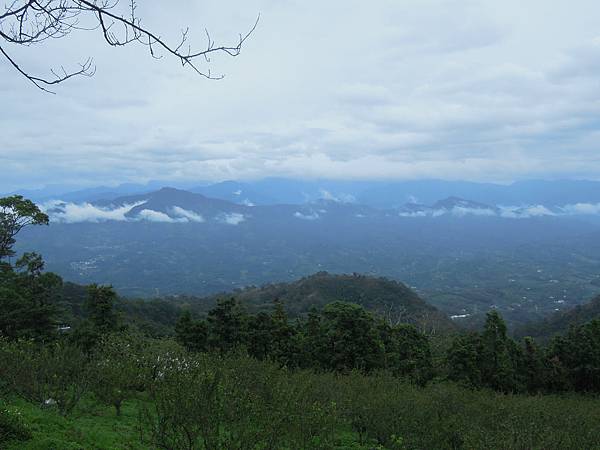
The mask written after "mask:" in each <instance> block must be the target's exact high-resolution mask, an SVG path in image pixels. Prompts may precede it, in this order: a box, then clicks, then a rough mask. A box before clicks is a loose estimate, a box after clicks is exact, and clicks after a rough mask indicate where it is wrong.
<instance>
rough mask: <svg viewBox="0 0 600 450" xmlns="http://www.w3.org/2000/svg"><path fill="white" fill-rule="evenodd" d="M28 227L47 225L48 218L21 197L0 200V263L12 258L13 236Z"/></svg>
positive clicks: (30, 202) (14, 196)
mask: <svg viewBox="0 0 600 450" xmlns="http://www.w3.org/2000/svg"><path fill="white" fill-rule="evenodd" d="M29 225H48V216H47V215H46V214H44V213H43V212H42V211H41V210H40V209H39V208H38V206H37V205H36V204H35V203H33V202H32V201H31V200H27V199H24V198H23V197H22V196H21V195H13V196H11V197H4V198H0V263H2V261H3V260H4V259H5V258H8V257H11V256H14V254H15V252H14V250H13V245H14V243H15V236H16V235H17V234H18V233H19V232H20V231H21V230H22V229H23V228H25V227H27V226H29Z"/></svg>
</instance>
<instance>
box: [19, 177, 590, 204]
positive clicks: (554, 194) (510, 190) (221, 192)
mask: <svg viewBox="0 0 600 450" xmlns="http://www.w3.org/2000/svg"><path fill="white" fill-rule="evenodd" d="M164 185H171V186H174V187H177V188H181V189H186V190H188V191H190V192H193V193H199V194H203V195H205V196H206V197H210V198H216V199H221V200H227V201H230V202H233V203H237V204H245V205H275V204H291V205H298V204H303V203H311V202H314V201H317V200H320V199H325V200H334V201H339V202H343V203H358V204H364V205H368V206H371V207H376V208H400V207H403V206H404V205H406V204H407V203H417V204H425V205H432V204H434V203H435V202H437V201H439V200H441V199H445V198H449V197H457V198H461V199H468V200H469V201H473V202H479V203H483V204H488V205H543V206H547V207H554V206H562V205H566V204H575V203H600V182H598V181H585V180H554V181H544V180H530V181H517V182H515V183H512V184H506V185H502V184H494V183H475V182H466V181H443V180H416V181H360V180H359V181H352V180H346V181H343V180H295V179H287V178H265V179H261V180H255V181H234V180H230V181H224V182H220V183H212V184H210V183H200V182H197V183H193V182H180V183H165V182H161V181H151V182H149V183H147V184H132V183H125V184H121V185H118V186H113V187H111V186H98V187H91V188H85V189H73V187H71V188H70V189H69V187H68V186H60V185H53V186H49V187H47V188H45V189H37V190H22V191H19V192H18V193H20V194H22V195H25V196H26V197H28V198H31V199H33V200H35V201H47V200H50V199H60V200H64V201H72V202H94V201H98V200H112V199H115V198H117V197H119V196H125V195H135V194H141V193H145V192H151V191H154V190H157V189H159V188H160V187H162V186H164Z"/></svg>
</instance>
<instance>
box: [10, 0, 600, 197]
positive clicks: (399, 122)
mask: <svg viewBox="0 0 600 450" xmlns="http://www.w3.org/2000/svg"><path fill="white" fill-rule="evenodd" d="M137 11H138V15H139V17H141V18H142V20H143V23H144V24H145V25H146V26H147V27H148V28H150V29H152V30H156V32H157V34H160V35H161V36H162V37H163V38H164V39H166V40H168V41H170V42H177V39H178V34H179V33H180V30H181V29H182V28H185V27H188V26H189V27H190V30H191V31H190V43H191V44H192V45H194V46H195V47H197V48H202V47H203V46H205V45H206V41H205V31H204V30H205V28H207V29H208V30H209V31H210V34H211V36H212V38H213V39H214V40H215V41H216V42H217V43H235V41H236V39H237V36H238V34H239V33H243V32H245V31H246V30H248V29H249V28H250V27H251V26H252V24H253V23H254V21H255V19H256V17H257V16H258V14H259V13H260V17H261V19H260V22H259V25H258V27H257V29H256V31H255V32H254V34H253V35H252V36H251V38H250V39H249V40H248V41H247V43H246V45H245V46H244V48H243V51H242V54H241V55H240V56H239V57H237V58H229V57H225V56H215V57H213V58H212V59H211V61H210V63H206V65H203V67H210V69H211V71H212V73H213V74H224V75H225V78H224V79H223V80H220V81H210V80H206V79H204V78H202V77H199V76H198V75H197V74H195V73H194V72H193V71H191V70H189V69H187V68H185V67H182V66H181V64H180V63H179V62H178V61H177V60H175V59H172V58H169V57H167V56H165V57H164V58H162V59H160V60H155V59H153V58H152V57H151V56H150V55H149V54H148V52H147V49H146V48H145V47H142V46H139V45H130V46H128V47H125V48H112V47H108V46H107V45H106V44H105V43H104V41H103V40H102V37H101V35H100V34H99V32H98V31H97V30H96V31H78V32H74V33H73V34H71V35H70V36H68V37H66V38H64V39H60V40H53V41H52V42H46V43H44V44H42V45H39V46H34V47H28V48H19V49H13V48H11V47H8V46H7V47H6V48H7V49H10V50H11V51H12V52H13V56H15V57H16V58H18V60H19V62H20V63H21V64H22V65H23V66H24V67H26V68H27V69H28V70H30V71H32V72H36V73H39V74H45V73H48V71H49V69H50V68H56V67H60V66H61V65H65V66H66V67H73V66H74V65H75V64H76V63H77V62H78V61H81V60H84V59H85V58H86V57H88V56H91V57H93V58H94V62H95V64H96V66H97V72H96V74H95V76H94V77H93V78H80V79H73V80H69V81H68V82H66V83H64V84H63V85H61V86H60V87H57V89H56V95H51V94H46V93H43V92H41V91H39V90H37V89H35V88H34V87H33V86H32V85H31V84H29V83H28V82H27V81H26V80H24V79H23V78H22V77H21V76H20V75H19V74H18V73H16V72H15V71H14V69H12V68H11V67H9V66H8V65H7V64H6V63H5V62H4V61H3V60H0V104H1V105H2V107H1V108H0V136H1V140H0V167H1V168H2V176H1V177H0V192H9V191H13V190H17V189H21V188H35V187H40V186H43V185H47V184H69V185H73V186H81V187H84V186H94V185H111V184H117V183H123V182H136V183H144V182H147V181H149V180H171V181H174V182H181V183H184V182H195V181H220V180H227V179H240V180H241V179H257V178H262V177H266V176H282V177H295V178H332V179H369V180H373V179H382V180H383V179H386V180H387V179H395V180H406V179H431V178H437V179H447V180H472V181H493V182H502V183H505V182H510V181H513V180H519V179H532V178H535V179H555V178H580V179H600V151H599V148H598V147H599V146H598V143H599V142H600V139H599V138H600V120H599V119H600V115H599V114H600V27H599V26H598V19H599V17H600V3H598V2H597V1H592V0H589V1H588V0H568V1H567V0H552V1H548V0H544V1H542V0H528V1H527V2H523V1H522V0H520V1H516V0H505V1H503V2H498V1H496V0H490V1H488V0H480V1H469V0H464V1H459V0H373V1H370V2H365V1H356V0H343V1H342V0H328V1H322V0H321V1H315V0H302V1H296V0H243V1H241V0H235V1H234V0H171V1H169V2H168V3H167V2H150V1H149V0H139V1H138V10H137ZM3 45H4V44H3Z"/></svg>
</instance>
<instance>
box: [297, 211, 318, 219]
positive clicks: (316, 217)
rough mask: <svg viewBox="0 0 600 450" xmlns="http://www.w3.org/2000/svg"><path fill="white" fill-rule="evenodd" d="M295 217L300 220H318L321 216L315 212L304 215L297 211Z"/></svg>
mask: <svg viewBox="0 0 600 450" xmlns="http://www.w3.org/2000/svg"><path fill="white" fill-rule="evenodd" d="M294 217H296V218H298V219H302V220H317V219H318V218H319V217H320V216H319V213H317V212H314V211H313V212H311V213H309V214H304V213H301V212H300V211H296V212H295V213H294Z"/></svg>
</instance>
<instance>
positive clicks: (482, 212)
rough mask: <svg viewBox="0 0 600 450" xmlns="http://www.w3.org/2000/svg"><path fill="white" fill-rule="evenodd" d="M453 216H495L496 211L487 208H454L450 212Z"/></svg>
mask: <svg viewBox="0 0 600 450" xmlns="http://www.w3.org/2000/svg"><path fill="white" fill-rule="evenodd" d="M450 213H451V214H452V215H453V216H458V217H464V216H495V215H497V214H496V211H494V210H493V209H487V208H465V207H463V206H455V207H454V208H452V209H451V210H450Z"/></svg>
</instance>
